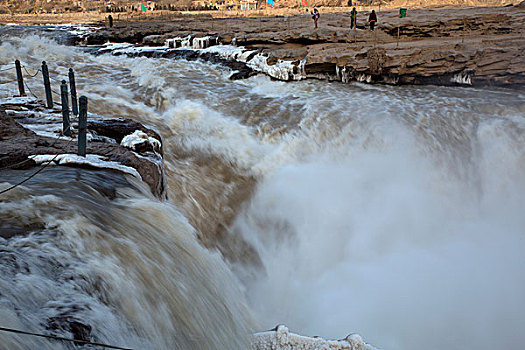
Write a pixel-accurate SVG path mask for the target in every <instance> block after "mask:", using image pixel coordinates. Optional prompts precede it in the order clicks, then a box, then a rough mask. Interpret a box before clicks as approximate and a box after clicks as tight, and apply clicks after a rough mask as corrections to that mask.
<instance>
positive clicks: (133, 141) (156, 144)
mask: <svg viewBox="0 0 525 350" xmlns="http://www.w3.org/2000/svg"><path fill="white" fill-rule="evenodd" d="M145 143H149V144H150V145H151V147H153V149H154V150H155V151H158V150H160V147H161V143H160V141H159V140H157V139H156V138H154V137H150V136H148V134H146V133H145V132H144V131H140V130H135V131H134V132H133V134H130V135H126V136H124V138H123V139H122V141H121V142H120V145H121V146H124V147H127V148H130V149H132V150H134V151H137V150H138V148H139V146H140V145H143V144H145Z"/></svg>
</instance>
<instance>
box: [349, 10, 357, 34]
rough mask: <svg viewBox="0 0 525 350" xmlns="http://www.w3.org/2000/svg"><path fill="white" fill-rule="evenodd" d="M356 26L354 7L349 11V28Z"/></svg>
mask: <svg viewBox="0 0 525 350" xmlns="http://www.w3.org/2000/svg"><path fill="white" fill-rule="evenodd" d="M352 28H357V10H356V9H355V7H354V8H353V9H352V11H351V12H350V29H352Z"/></svg>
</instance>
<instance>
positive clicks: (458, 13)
mask: <svg viewBox="0 0 525 350" xmlns="http://www.w3.org/2000/svg"><path fill="white" fill-rule="evenodd" d="M378 17H379V22H378V27H377V29H376V30H375V31H374V32H371V31H369V30H368V29H367V27H366V24H367V23H366V20H367V18H368V13H364V12H360V13H359V14H358V23H357V28H358V29H357V30H351V29H350V28H349V19H350V16H349V13H333V14H330V13H326V14H323V15H322V17H321V19H320V20H319V29H313V28H312V23H311V19H310V16H309V15H295V16H289V17H283V16H281V17H251V18H211V17H209V18H202V17H186V18H184V19H181V20H176V21H169V22H166V21H162V20H160V21H154V20H152V21H148V22H120V23H117V25H116V27H115V28H114V29H112V30H103V31H100V32H97V33H95V34H93V35H91V36H88V37H87V39H86V43H87V44H100V43H103V42H107V41H111V42H130V43H135V44H145V45H164V44H165V42H166V40H167V39H169V38H174V37H186V36H190V37H191V40H195V38H202V37H206V36H210V37H212V38H214V40H216V43H217V44H233V45H237V46H243V47H245V48H246V50H258V51H257V52H261V53H262V54H263V55H265V56H266V57H267V61H266V62H267V64H269V65H274V64H277V63H278V62H280V61H287V62H290V64H292V65H294V66H295V67H296V69H295V70H296V71H297V72H299V73H300V74H290V75H283V76H280V77H276V78H278V79H284V80H286V79H308V78H315V79H327V80H339V81H342V82H350V81H354V80H357V81H366V82H380V83H388V84H439V85H456V84H460V85H474V86H486V85H494V86H511V87H512V86H514V87H522V86H523V85H525V55H524V47H525V39H524V34H525V8H524V7H523V6H522V5H516V6H507V7H475V8H440V9H416V10H412V9H409V10H408V16H407V17H406V18H399V13H398V10H397V9H395V10H393V9H390V10H386V11H381V12H380V13H379V14H378ZM172 55H174V56H176V54H172ZM186 55H187V54H186ZM249 75H250V74H244V75H242V76H241V77H246V76H249Z"/></svg>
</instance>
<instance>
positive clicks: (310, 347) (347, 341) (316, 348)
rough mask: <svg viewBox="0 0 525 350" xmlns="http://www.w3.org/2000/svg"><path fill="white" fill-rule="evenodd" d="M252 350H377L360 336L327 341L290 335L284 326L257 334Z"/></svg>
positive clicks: (254, 337)
mask: <svg viewBox="0 0 525 350" xmlns="http://www.w3.org/2000/svg"><path fill="white" fill-rule="evenodd" d="M252 350H377V349H376V348H374V347H373V346H371V345H369V344H367V343H365V342H364V341H363V339H362V338H361V336H360V335H359V334H350V335H348V336H347V337H346V338H344V339H342V340H325V339H323V338H318V337H315V338H313V337H305V336H302V335H298V334H294V333H290V331H289V329H288V328H287V327H286V326H284V325H278V326H277V327H276V328H275V329H273V330H270V331H265V332H259V333H255V334H254V336H253V341H252Z"/></svg>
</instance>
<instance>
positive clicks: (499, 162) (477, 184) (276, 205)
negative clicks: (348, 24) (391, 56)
mask: <svg viewBox="0 0 525 350" xmlns="http://www.w3.org/2000/svg"><path fill="white" fill-rule="evenodd" d="M13 55H16V56H17V57H18V58H19V59H20V60H21V61H23V62H24V63H25V64H27V65H28V66H38V65H39V64H40V62H41V61H42V60H46V62H48V64H49V66H50V71H51V74H55V76H58V75H59V74H62V75H63V74H64V72H67V69H68V68H69V67H74V68H75V71H76V72H77V88H78V89H79V91H81V92H82V94H84V95H86V96H88V98H89V101H90V111H93V112H94V113H97V114H100V115H103V116H106V117H131V118H133V119H135V120H137V121H140V122H142V123H144V124H146V125H150V126H152V127H154V128H155V129H157V130H158V131H159V132H160V133H161V136H162V137H163V139H164V158H165V164H166V171H167V176H168V179H167V180H168V191H169V195H168V198H169V199H170V200H169V201H159V200H158V199H155V198H153V196H152V195H151V194H150V193H149V192H148V191H147V190H145V188H144V185H143V184H141V183H139V182H137V181H135V180H133V178H127V177H126V178H125V177H124V176H123V175H121V174H119V173H116V172H112V171H88V170H79V169H69V168H53V169H49V170H46V171H45V172H43V173H42V174H40V175H42V176H38V177H35V179H34V181H33V182H30V183H27V185H25V186H24V187H23V188H20V189H18V190H17V191H15V192H12V193H10V194H9V196H5V197H2V198H0V206H1V207H2V210H0V213H1V214H0V218H1V219H0V222H1V225H2V226H1V227H2V232H3V233H4V234H5V235H6V237H7V236H9V237H7V238H4V239H2V241H1V244H2V250H1V251H0V254H1V256H2V260H1V264H2V266H3V268H2V271H3V277H2V279H1V280H2V281H3V283H2V285H1V286H0V301H1V304H0V305H2V306H0V313H1V314H2V317H0V319H3V320H6V322H8V323H9V324H7V325H4V326H12V327H13V328H16V327H21V328H25V329H28V330H39V331H42V330H46V331H48V332H49V333H53V334H58V335H63V336H73V335H77V336H82V334H84V335H85V334H88V335H90V336H91V337H93V338H94V339H96V340H99V341H103V342H107V343H112V344H117V345H125V346H130V347H133V348H136V349H148V348H149V349H173V348H176V349H246V348H249V341H250V340H249V334H250V333H251V332H254V331H262V330H265V329H271V328H273V327H274V326H275V325H276V324H278V323H284V324H286V325H287V326H288V327H289V328H290V330H292V331H293V332H295V333H300V334H307V335H320V336H322V337H325V338H335V339H341V338H344V337H345V336H346V335H347V334H348V332H350V331H351V332H358V333H360V334H361V335H362V336H363V338H364V339H365V340H366V341H367V342H369V343H371V344H374V345H376V346H377V347H379V348H383V349H420V348H425V349H438V348H439V349H441V348H478V349H490V348H495V347H496V348H497V347H500V348H505V349H519V348H520V345H521V343H522V342H523V340H524V339H523V335H522V334H521V332H520V330H519V326H520V325H521V324H523V321H525V320H524V319H523V315H524V314H525V313H524V311H525V310H524V309H525V305H524V304H523V302H522V301H521V299H522V298H521V296H522V295H523V292H525V283H524V281H525V278H523V277H525V276H523V271H522V270H523V269H522V266H523V263H524V257H523V254H522V251H523V232H524V228H525V221H524V219H523V215H522V213H521V211H522V210H521V208H523V207H524V204H525V203H524V198H525V182H524V178H523V176H522V175H523V171H524V169H525V168H524V167H525V154H524V150H525V147H524V145H525V118H524V116H525V96H524V95H523V93H522V92H520V91H514V90H506V89H475V88H468V89H457V88H451V87H433V86H426V87H387V86H375V85H374V86H370V85H364V84H359V83H357V84H351V85H341V84H337V85H335V84H325V83H322V82H316V81H300V82H293V83H284V82H278V81H272V80H270V79H269V78H268V77H265V76H255V77H251V78H249V79H245V80H241V81H231V80H229V79H228V77H229V76H230V75H231V71H230V70H228V69H227V68H224V67H221V66H217V65H214V64H209V63H205V62H200V61H193V62H189V61H186V60H175V59H158V58H146V57H134V58H133V57H125V56H118V57H116V56H113V55H110V54H102V55H98V56H95V55H91V54H89V53H86V52H84V51H83V50H82V49H80V48H76V47H70V46H63V45H61V44H57V43H56V42H54V41H52V40H50V39H46V38H45V37H42V36H40V35H21V36H17V35H13V34H11V36H10V37H9V38H7V39H4V38H2V43H1V44H0V64H11V62H12V61H13V57H14V56H13ZM10 74H11V73H10V72H6V73H1V72H0V78H2V79H4V78H5V79H6V80H8V78H11V77H12V76H11V75H10ZM28 84H31V82H30V81H28ZM31 88H32V90H33V92H34V93H35V94H36V95H39V96H43V89H42V87H41V83H40V82H39V83H38V84H37V85H34V86H31ZM15 89H16V85H13V86H10V85H0V95H1V96H7V95H13V94H14V93H15V92H16V91H14V90H15ZM18 172H19V171H2V172H1V173H0V182H1V183H13V182H14V181H15V179H16V178H18V177H19V176H20V175H19V173H18ZM6 233H9V235H7V234H6ZM495 334H496V335H497V336H494V335H495ZM0 337H1V339H2V343H3V344H7V345H6V346H7V347H8V348H17V346H18V347H21V348H46V347H47V348H50V349H51V348H53V349H56V348H59V347H60V346H62V347H63V348H67V346H69V345H67V344H60V343H50V342H48V341H40V340H34V339H27V338H22V337H18V336H11V335H5V334H0Z"/></svg>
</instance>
